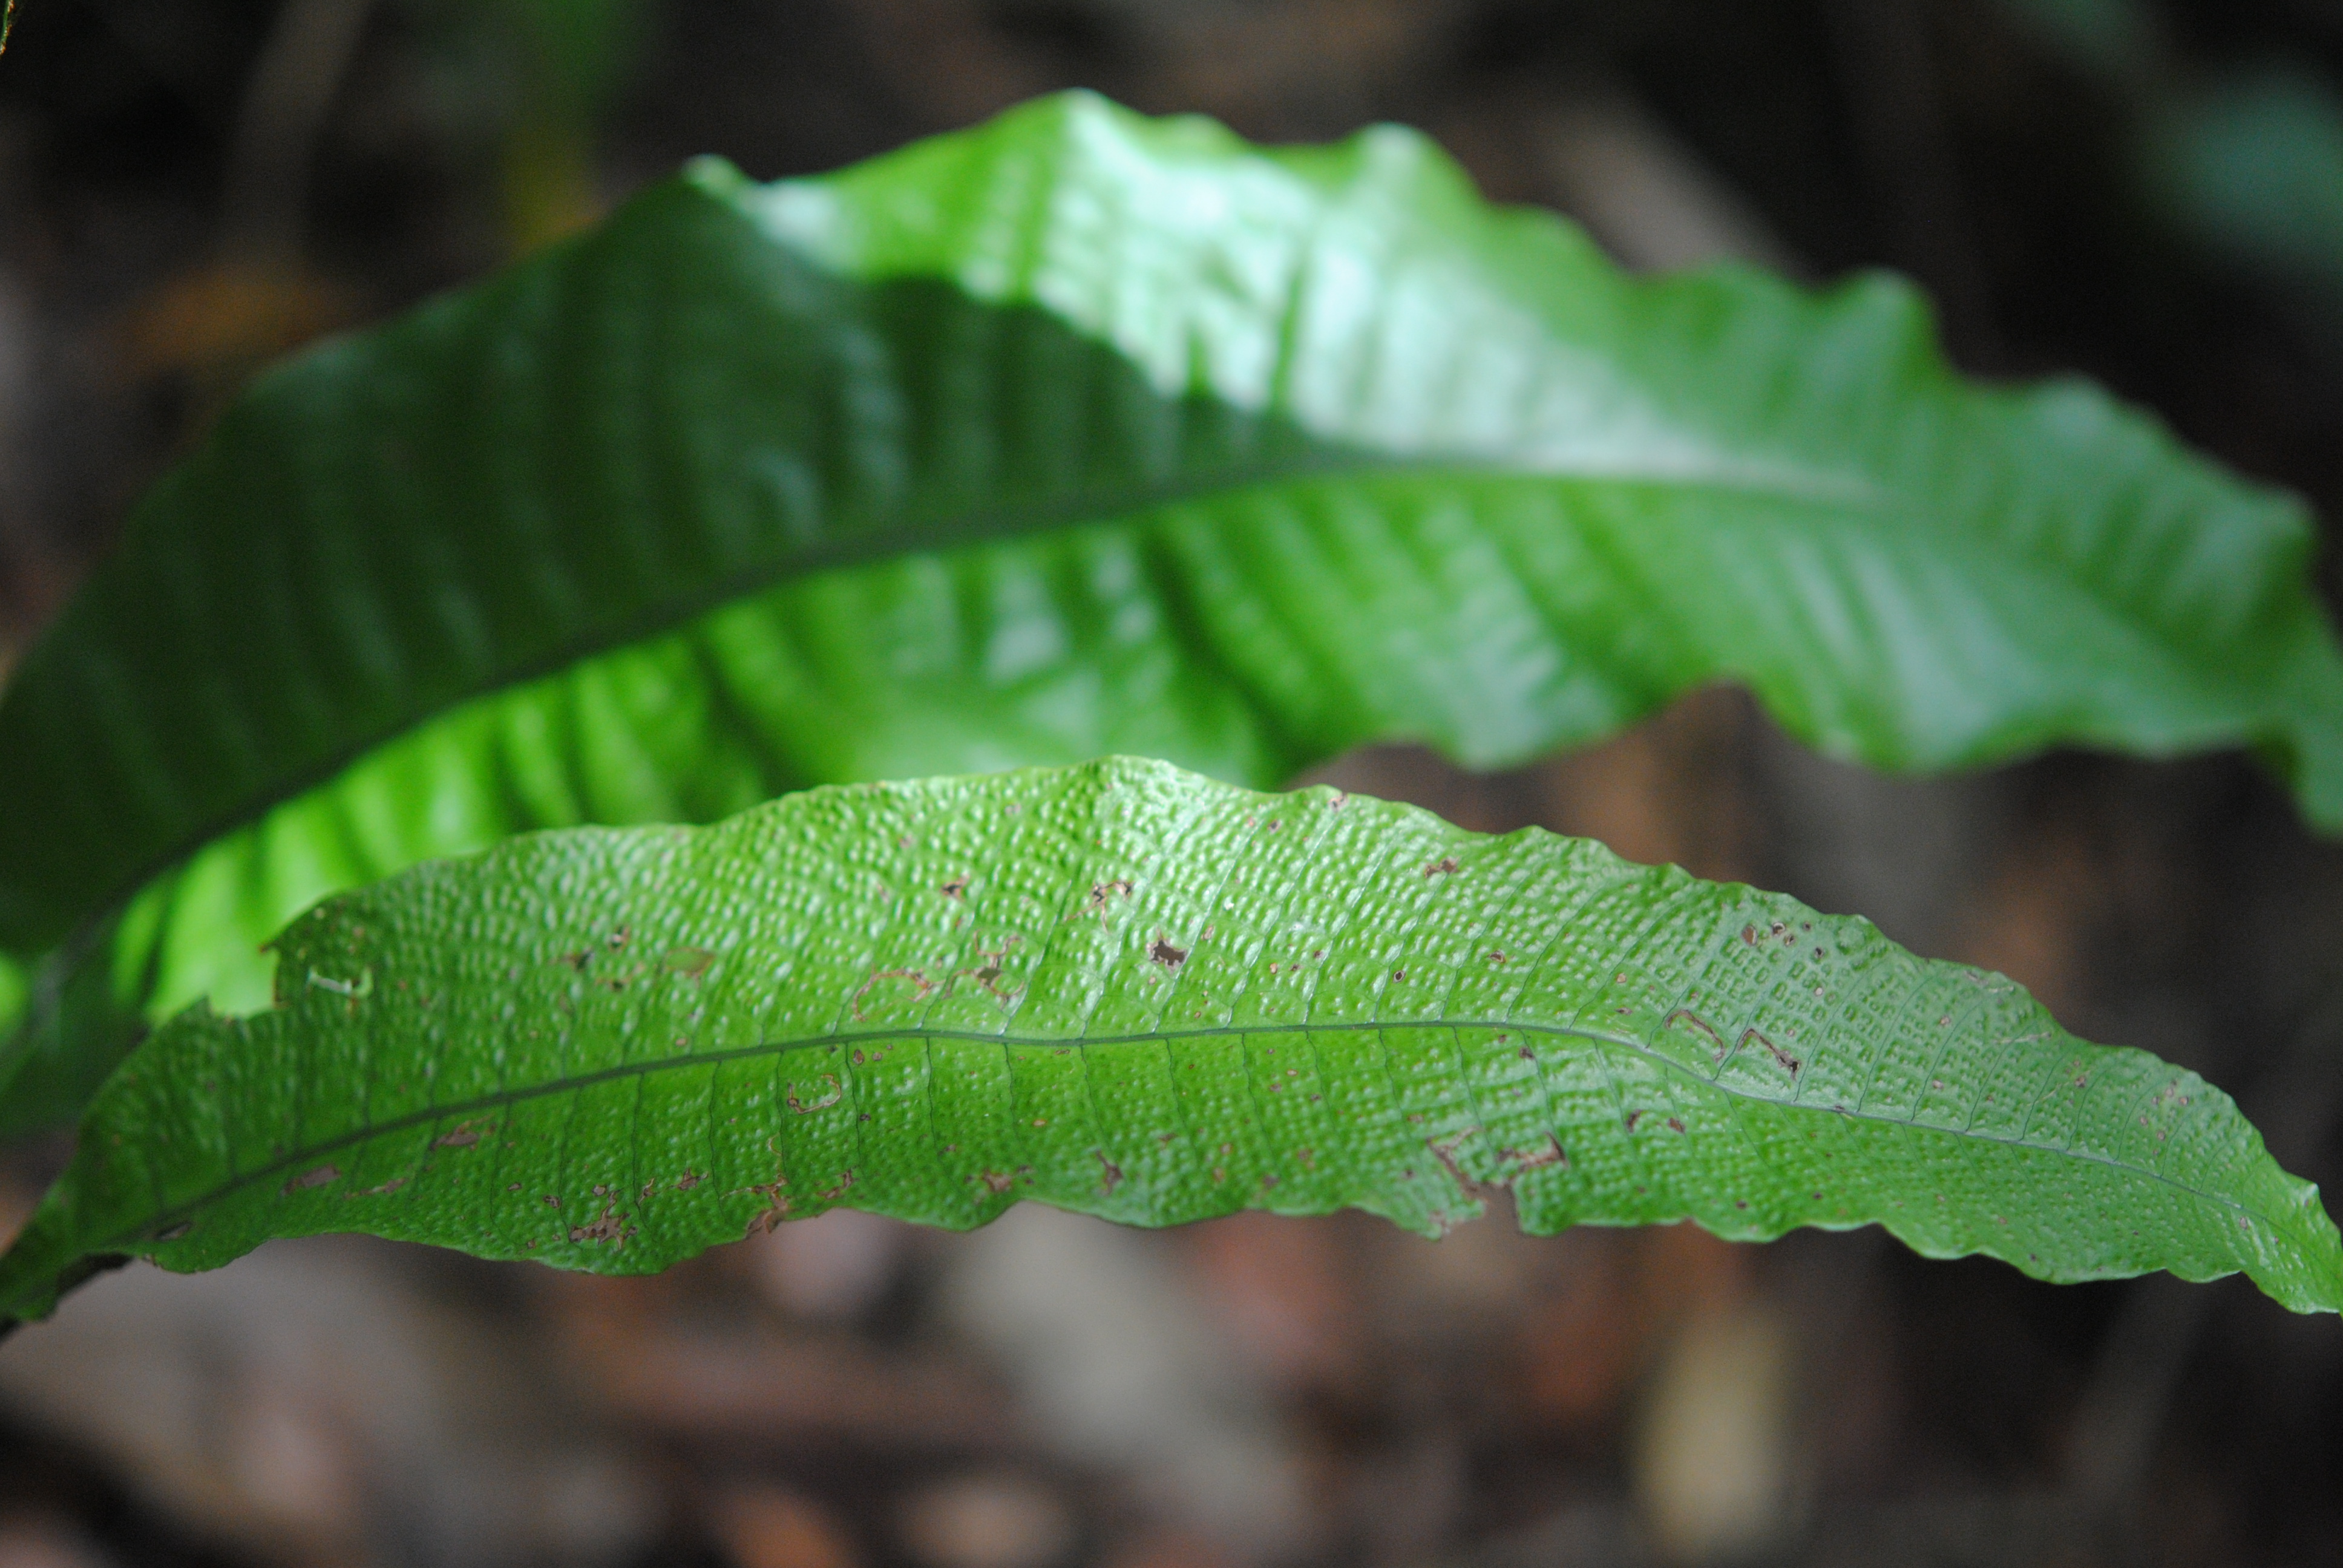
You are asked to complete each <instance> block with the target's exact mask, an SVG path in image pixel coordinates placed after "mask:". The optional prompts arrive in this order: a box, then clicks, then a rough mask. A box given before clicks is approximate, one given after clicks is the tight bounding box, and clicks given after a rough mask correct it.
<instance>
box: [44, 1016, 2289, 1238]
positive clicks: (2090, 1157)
mask: <svg viewBox="0 0 2343 1568" xmlns="http://www.w3.org/2000/svg"><path fill="white" fill-rule="evenodd" d="M263 1016H266V1015H263ZM1399 1029H1445V1030H1510V1031H1513V1032H1516V1033H1521V1034H1525V1035H1536V1036H1539V1037H1541V1038H1544V1039H1551V1040H1583V1041H1585V1042H1587V1043H1589V1044H1592V1045H1595V1046H1598V1047H1612V1048H1615V1049H1617V1050H1625V1051H1629V1052H1632V1053H1633V1054H1634V1055H1636V1056H1638V1057H1641V1058H1643V1059H1644V1060H1646V1061H1649V1062H1652V1063H1654V1065H1656V1066H1658V1067H1660V1068H1662V1069H1664V1070H1666V1071H1667V1072H1669V1073H1671V1074H1673V1075H1674V1076H1675V1077H1678V1078H1680V1079H1683V1080H1684V1081H1687V1082H1690V1083H1692V1084H1694V1085H1695V1086H1696V1087H1698V1088H1701V1089H1705V1090H1711V1091H1715V1092H1716V1093H1718V1094H1722V1095H1724V1096H1725V1097H1726V1098H1727V1099H1728V1100H1732V1101H1743V1102H1746V1103H1749V1104H1753V1105H1773V1106H1780V1107H1782V1108H1784V1109H1786V1110H1793V1111H1806V1112H1808V1113H1810V1114H1812V1115H1815V1116H1843V1117H1845V1118H1846V1119H1847V1120H1849V1121H1867V1122H1872V1123H1874V1124H1876V1125H1880V1126H1888V1127H1905V1128H1910V1129H1912V1130H1913V1131H1916V1132H1923V1133H1934V1134H1936V1135H1938V1136H1941V1137H1946V1138H1959V1139H1967V1140H1972V1141H1976V1142H1980V1143H1992V1144H1997V1145H1999V1146H2001V1147H2004V1148H2011V1149H2029V1150H2034V1151H2038V1152H2041V1153H2045V1154H2053V1155H2056V1156H2057V1157H2059V1158H2060V1159H2065V1160H2077V1161H2084V1162H2086V1163H2088V1164H2094V1165H2104V1166H2107V1167H2108V1168H2109V1169H2111V1170H2115V1171H2122V1172H2124V1173H2125V1174H2127V1175H2131V1176H2137V1177H2143V1178H2145V1179H2147V1180H2148V1181H2156V1182H2158V1183H2161V1184H2162V1185H2164V1186H2167V1187H2169V1188H2172V1189H2173V1190H2174V1191H2178V1192H2183V1193H2186V1194H2187V1195H2188V1196H2189V1197H2192V1198H2197V1199H2201V1200H2203V1201H2207V1202H2210V1203H2216V1204H2218V1205H2220V1206H2222V1207H2224V1208H2227V1209H2229V1210H2231V1211H2236V1212H2237V1213H2241V1214H2246V1215H2249V1216H2251V1217H2252V1218H2254V1219H2256V1220H2258V1221H2261V1222H2262V1223H2263V1224H2265V1225H2267V1226H2268V1227H2269V1228H2270V1229H2271V1230H2272V1231H2275V1232H2277V1233H2278V1235H2280V1236H2288V1237H2290V1236H2291V1235H2292V1231H2291V1229H2290V1227H2289V1226H2288V1223H2287V1222H2285V1221H2280V1220H2274V1219H2272V1218H2271V1217H2270V1216H2269V1215H2268V1214H2266V1213H2264V1212H2262V1211H2260V1210H2259V1209H2257V1208H2254V1207H2252V1206H2250V1205H2248V1204H2246V1203H2243V1202H2240V1201H2237V1200H2236V1199H2234V1198H2229V1197H2226V1196H2223V1195H2222V1194H2220V1193H2217V1192H2208V1191H2205V1190H2204V1189H2202V1188H2199V1187H2194V1186H2191V1185H2189V1184H2188V1183H2187V1182H2185V1181H2176V1180H2175V1179H2173V1178H2172V1177H2170V1176H2167V1175H2166V1174H2164V1172H2162V1171H2157V1170H2152V1169H2150V1168H2148V1167H2147V1166H2144V1165H2137V1164H2134V1163H2132V1162H2130V1161H2124V1160H2117V1159H2114V1158H2112V1157H2109V1156H2107V1155H2103V1154H2093V1153H2088V1152H2083V1151H2077V1150H2075V1149H2072V1148H2062V1147H2061V1146H2059V1145H2057V1144H2055V1143H2045V1142H2041V1141H2036V1140H2034V1139H2030V1138H2005V1137H1997V1136H1996V1135H1994V1134H1992V1133H1988V1132H1978V1131H1975V1130H1974V1129H1971V1128H1966V1127H1964V1128H1958V1129H1956V1128H1949V1127H1931V1126H1929V1125H1927V1124H1926V1123H1925V1122H1922V1121H1915V1120H1911V1119H1908V1118H1903V1117H1895V1116H1882V1115H1880V1114H1878V1113H1877V1112H1875V1111H1859V1110H1849V1109H1847V1108H1846V1107H1845V1106H1839V1105H1833V1106H1828V1107H1825V1106H1821V1105H1815V1104H1807V1103H1804V1102H1801V1101H1785V1100H1775V1099H1770V1098H1768V1097H1766V1096H1765V1095H1761V1094H1752V1093H1749V1092H1747V1091H1744V1090H1740V1089H1736V1088H1734V1087H1732V1086H1731V1085H1729V1084H1725V1083H1722V1082H1719V1081H1716V1080H1715V1079H1708V1078H1703V1077H1701V1076H1700V1074H1698V1073H1696V1072H1694V1071H1693V1070H1691V1069H1689V1068H1687V1067H1685V1066H1684V1064H1683V1063H1682V1062H1680V1061H1677V1060H1675V1059H1674V1058H1673V1057H1670V1056H1667V1055H1665V1054H1664V1053H1662V1052H1660V1051H1656V1050H1653V1049H1651V1048H1650V1047H1649V1046H1647V1045H1645V1044H1644V1043H1642V1042H1641V1041H1638V1040H1632V1039H1628V1038H1625V1037H1623V1036H1619V1035H1614V1034H1605V1033H1603V1032H1602V1031H1600V1030H1586V1029H1574V1028H1571V1027H1568V1026H1566V1025H1563V1024H1550V1023H1535V1022H1523V1021H1522V1020H1519V1019H1421V1020H1380V1021H1375V1022H1350V1023H1315V1024H1312V1023H1288V1024H1263V1025H1246V1024H1216V1025H1213V1026H1212V1027H1211V1028H1207V1029H1178V1030H1143V1031H1140V1032H1137V1033H1131V1034H1118V1035H1092V1036H1079V1035H1066V1036H1051V1035H1016V1034H990V1033H984V1032H980V1031H978V1030H949V1029H934V1028H928V1027H918V1026H915V1027H911V1028H905V1029H867V1030H845V1031H841V1032H837V1033H830V1034H816V1035H807V1036H804V1037H802V1038H799V1039H794V1040H767V1041H763V1042H760V1043H759V1044H756V1045H745V1046H737V1047H734V1048H733V1049H731V1050H714V1051H705V1052H696V1053H694V1054H692V1055H689V1056H675V1057H661V1058H655V1059H651V1060H643V1061H631V1062H621V1063H618V1064H617V1065H615V1066H611V1067H605V1068H598V1069H596V1070H594V1071H592V1072H587V1073H579V1074H578V1075H576V1076H574V1077H565V1078H559V1079H556V1080H552V1081H548V1082H544V1083H539V1084H533V1085H529V1086H528V1087H525V1088H521V1089H515V1090H505V1091H498V1093H495V1094H489V1095H481V1096H477V1097H475V1098H473V1099H471V1100H466V1101H455V1102H453V1103H450V1104H447V1105H440V1106H432V1107H429V1108H427V1109H425V1110H420V1111H409V1112H407V1114H405V1115H403V1116H396V1117H393V1118H391V1119H390V1120H388V1121H382V1122H377V1123H375V1124H373V1125H371V1126H367V1127H364V1128H359V1129H356V1130H353V1131H349V1132H346V1133H343V1134H341V1135H339V1136H337V1137H334V1138H330V1139H327V1140H325V1141H321V1142H317V1143H314V1144H309V1145H307V1146H305V1147H304V1148H302V1149H300V1150H298V1151H295V1152H292V1153H288V1154H287V1155H285V1156H283V1157H282V1158H280V1159H277V1160H275V1161H271V1162H269V1163H268V1164H266V1165H263V1166H257V1167H256V1168H254V1169H253V1170H251V1171H246V1172H245V1173H243V1174H242V1175H239V1176H236V1177H233V1178H231V1179H230V1180H228V1181H225V1182H222V1183H221V1184H220V1185H219V1186H217V1187H215V1188H213V1189H212V1190H210V1191H207V1192H205V1193H203V1194H201V1195H200V1196H197V1197H195V1198H191V1199H189V1200H187V1201H185V1202H182V1203H177V1204H173V1205H171V1206H169V1207H167V1208H164V1209H161V1210H159V1211H156V1212H155V1213H151V1214H149V1215H147V1216H146V1218H145V1219H143V1220H141V1221H139V1222H138V1223H137V1224H136V1226H134V1227H132V1228H130V1229H128V1230H125V1231H116V1232H114V1233H112V1234H110V1235H108V1236H107V1237H106V1238H105V1239H103V1240H100V1241H89V1242H86V1243H84V1244H82V1245H81V1246H80V1248H79V1251H81V1252H83V1253H85V1254H86V1253H91V1252H99V1251H110V1250H113V1249H116V1248H120V1247H125V1246H128V1245H131V1244H133V1243H136V1242H140V1241H147V1240H150V1239H151V1238H150V1234H149V1233H150V1232H152V1231H154V1230H155V1229H156V1227H157V1226H165V1227H167V1226H168V1225H169V1224H170V1223H171V1222H173V1221H178V1220H183V1219H191V1218H193V1217H195V1216H196V1215H197V1214H198V1213H200V1212H201V1211H203V1210H204V1209H206V1208H207V1207H209V1206H210V1205H211V1204H214V1203H216V1202H219V1201H222V1200H223V1199H226V1198H229V1197H232V1196H234V1195H235V1194H236V1193H237V1192H240V1191H244V1190H246V1188H249V1187H252V1186H255V1185H256V1184H259V1183H262V1182H266V1181H273V1180H275V1179H276V1178H277V1177H278V1176H281V1175H284V1174H286V1173H287V1172H291V1171H297V1170H298V1169H300V1168H301V1167H304V1166H314V1164H315V1162H316V1161H319V1160H321V1159H324V1158H325V1157H327V1156H328V1155H332V1154H337V1153H339V1152H340V1151H343V1150H346V1149H352V1148H356V1147H357V1146H358V1145H359V1144H362V1143H367V1142H369V1141H373V1140H374V1139H377V1138H386V1137H389V1136H391V1135H393V1134H396V1133H399V1132H406V1131H413V1130H414V1129H416V1128H418V1127H427V1126H429V1125H431V1124H432V1123H434V1122H439V1121H447V1120H449V1119H451V1118H463V1117H468V1116H476V1115H478V1114H481V1113H483V1112H487V1111H499V1110H506V1109H509V1108H511V1107H513V1106H516V1105H520V1104H523V1103H526V1102H528V1101H534V1100H546V1099H551V1098H553V1097H555V1096H558V1095H562V1094H569V1093H577V1092H582V1091H585V1090H588V1089H592V1088H595V1087H597V1086H598V1085H600V1084H604V1083H613V1082H618V1081H623V1080H625V1079H629V1078H648V1077H650V1076H652V1075H653V1074H656V1073H660V1072H666V1071H688V1070H694V1069H699V1068H707V1067H718V1066H722V1065H724V1064H725V1063H727V1062H734V1061H748V1060H758V1059H759V1058H765V1057H778V1056H784V1055H787V1054H788V1053H789V1052H790V1051H794V1050H811V1049H814V1048H816V1047H820V1046H835V1045H843V1044H847V1043H850V1042H852V1041H856V1040H923V1041H924V1040H950V1041H960V1042H964V1043H968V1044H974V1045H997V1046H1000V1047H1001V1048H1002V1049H1003V1050H1016V1049H1031V1050H1090V1049H1091V1048H1094V1047H1102V1046H1116V1045H1149V1044H1172V1043H1177V1042H1179V1041H1182V1040H1212V1039H1229V1038H1232V1037H1237V1036H1249V1035H1294V1034H1348V1033H1357V1032H1364V1031H1368V1030H1376V1031H1380V1030H1399Z"/></svg>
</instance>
